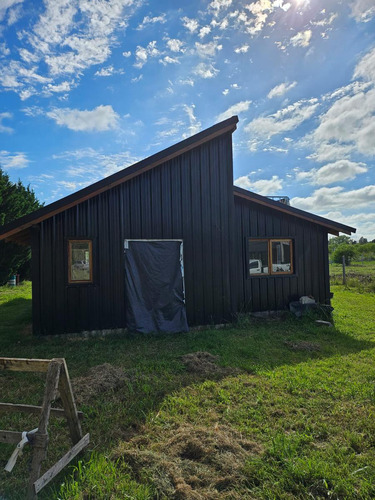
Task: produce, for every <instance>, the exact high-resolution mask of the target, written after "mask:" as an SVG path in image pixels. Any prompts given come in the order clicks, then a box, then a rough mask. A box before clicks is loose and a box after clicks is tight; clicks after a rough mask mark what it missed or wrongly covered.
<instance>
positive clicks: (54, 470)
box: [34, 434, 90, 494]
mask: <svg viewBox="0 0 375 500" xmlns="http://www.w3.org/2000/svg"><path fill="white" fill-rule="evenodd" d="M89 442H90V434H86V435H85V436H84V437H83V438H82V439H81V440H80V441H78V443H77V444H75V445H74V446H73V448H71V449H70V450H69V451H68V453H66V454H65V455H64V456H63V457H62V458H60V460H59V461H58V462H56V463H55V465H53V466H52V467H51V468H50V469H49V470H48V471H46V472H45V473H44V474H43V476H41V477H40V478H39V479H38V480H37V481H35V483H34V491H35V494H37V493H39V491H40V490H41V489H42V488H44V487H45V486H46V485H47V484H48V483H49V482H50V481H51V480H52V479H53V478H54V477H55V476H57V474H58V473H59V472H61V471H62V470H63V468H64V467H65V466H66V465H68V463H69V462H71V461H72V460H73V458H75V457H76V456H77V455H78V453H79V452H80V451H82V450H83V448H85V447H86V446H87V445H88V444H89Z"/></svg>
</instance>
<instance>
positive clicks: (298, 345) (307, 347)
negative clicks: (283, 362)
mask: <svg viewBox="0 0 375 500" xmlns="http://www.w3.org/2000/svg"><path fill="white" fill-rule="evenodd" d="M284 344H285V345H286V346H287V347H289V349H291V350H292V351H320V344H317V343H316V342H309V341H307V340H299V341H296V342H290V341H289V340H285V341H284Z"/></svg>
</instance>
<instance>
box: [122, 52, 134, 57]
mask: <svg viewBox="0 0 375 500" xmlns="http://www.w3.org/2000/svg"><path fill="white" fill-rule="evenodd" d="M122 55H123V56H124V57H130V56H131V55H132V53H131V52H130V50H126V51H125V52H123V53H122Z"/></svg>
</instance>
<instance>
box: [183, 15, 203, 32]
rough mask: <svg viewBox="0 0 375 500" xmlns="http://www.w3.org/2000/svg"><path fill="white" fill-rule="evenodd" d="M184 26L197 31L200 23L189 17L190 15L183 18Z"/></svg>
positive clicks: (191, 30)
mask: <svg viewBox="0 0 375 500" xmlns="http://www.w3.org/2000/svg"><path fill="white" fill-rule="evenodd" d="M181 21H182V23H183V25H184V27H185V28H186V29H187V30H188V31H190V33H195V32H196V31H197V29H198V26H199V23H198V21H197V20H196V19H189V18H188V17H186V16H185V17H183V18H182V19H181Z"/></svg>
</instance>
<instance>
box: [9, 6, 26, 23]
mask: <svg viewBox="0 0 375 500" xmlns="http://www.w3.org/2000/svg"><path fill="white" fill-rule="evenodd" d="M22 2H23V0H20V2H19V3H17V5H15V6H14V7H11V8H10V9H9V11H8V26H12V25H13V24H15V23H16V22H17V21H19V19H21V17H22V14H23V11H22Z"/></svg>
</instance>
